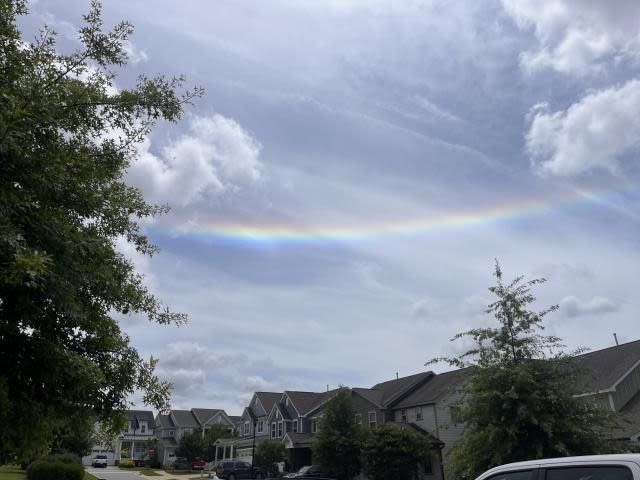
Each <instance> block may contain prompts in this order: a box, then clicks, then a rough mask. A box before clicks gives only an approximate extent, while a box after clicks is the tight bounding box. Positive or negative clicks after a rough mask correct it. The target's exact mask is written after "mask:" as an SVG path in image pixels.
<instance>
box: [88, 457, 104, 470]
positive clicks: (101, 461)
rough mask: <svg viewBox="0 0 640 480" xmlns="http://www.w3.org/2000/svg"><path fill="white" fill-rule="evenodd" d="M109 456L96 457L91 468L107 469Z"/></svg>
mask: <svg viewBox="0 0 640 480" xmlns="http://www.w3.org/2000/svg"><path fill="white" fill-rule="evenodd" d="M107 463H108V462H107V456H106V455H96V456H95V457H94V459H93V460H92V461H91V466H92V467H93V468H100V467H102V468H107Z"/></svg>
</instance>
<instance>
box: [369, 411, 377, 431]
mask: <svg viewBox="0 0 640 480" xmlns="http://www.w3.org/2000/svg"><path fill="white" fill-rule="evenodd" d="M377 425H378V418H377V416H376V412H369V428H375V427H376V426H377Z"/></svg>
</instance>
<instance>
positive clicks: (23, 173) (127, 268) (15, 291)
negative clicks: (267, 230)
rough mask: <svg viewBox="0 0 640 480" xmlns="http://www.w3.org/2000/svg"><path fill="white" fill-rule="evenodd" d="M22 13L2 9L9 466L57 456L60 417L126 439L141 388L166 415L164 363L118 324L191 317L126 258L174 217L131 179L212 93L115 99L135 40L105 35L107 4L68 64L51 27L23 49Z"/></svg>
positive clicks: (161, 83)
mask: <svg viewBox="0 0 640 480" xmlns="http://www.w3.org/2000/svg"><path fill="white" fill-rule="evenodd" d="M25 14H27V8H26V3H25V1H24V0H4V1H2V2H0V409H1V410H0V420H2V422H1V423H0V424H1V425H2V427H0V428H1V430H0V461H3V460H7V459H9V458H14V457H15V456H18V457H21V458H22V457H25V456H29V455H35V454H38V453H44V452H46V450H47V447H48V444H49V443H50V441H51V439H52V433H53V430H54V428H55V426H56V424H57V423H58V422H59V421H60V419H65V418H71V417H73V416H75V415H78V414H81V415H83V416H84V415H94V416H95V417H96V418H97V419H98V420H100V421H102V423H103V425H107V426H109V429H110V430H111V431H113V432H117V431H118V430H119V429H120V428H121V427H122V421H123V416H122V412H123V411H124V410H125V409H126V408H127V406H128V404H127V401H126V399H127V397H128V395H129V394H131V393H132V392H134V391H135V390H141V391H142V392H143V393H144V401H145V403H147V404H150V405H152V406H153V407H155V408H157V409H159V410H163V409H166V408H167V406H168V399H169V393H170V385H169V384H168V383H165V382H162V381H160V380H159V379H158V378H157V377H156V376H155V374H154V367H155V365H156V360H155V359H153V358H151V359H150V360H144V359H142V358H141V357H140V355H139V354H138V352H137V351H136V349H135V348H133V347H132V346H131V345H130V343H129V338H128V337H127V335H126V334H124V333H123V332H122V331H121V329H120V327H119V325H118V322H117V320H116V318H117V317H116V316H117V315H126V314H129V313H135V314H138V315H141V316H144V317H147V318H148V319H149V320H151V321H153V322H157V323H159V324H181V323H183V322H184V321H185V319H186V317H185V315H183V314H180V313H174V312H172V311H170V310H169V309H168V308H167V307H165V306H164V305H163V304H162V303H161V302H160V300H158V299H157V298H156V297H155V296H154V295H152V294H151V293H150V292H149V291H148V289H147V288H146V287H145V285H144V281H143V277H142V276H141V275H140V274H138V273H137V272H136V270H135V268H134V265H133V263H132V262H131V261H130V260H129V259H127V258H126V257H125V256H124V255H123V254H121V253H119V251H118V250H117V249H116V242H117V241H124V242H128V243H129V244H131V245H133V246H134V247H135V248H136V250H137V251H138V252H140V253H141V254H145V255H152V254H154V253H156V251H157V249H156V248H155V247H154V246H153V245H152V244H151V243H150V241H149V239H148V238H147V237H146V236H145V235H144V234H143V232H142V230H141V226H140V223H139V222H140V220H141V219H145V218H148V217H153V216H156V215H159V214H161V213H164V212H166V211H167V207H166V206H158V205H150V204H148V203H146V202H145V200H144V198H143V196H142V194H141V192H140V191H139V190H137V189H136V188H133V187H131V186H129V185H127V184H126V183H125V181H124V180H123V178H124V173H125V171H126V169H127V167H128V166H129V165H131V164H132V162H134V161H135V160H136V146H137V144H138V143H139V142H141V141H142V140H144V139H145V138H146V136H147V135H148V134H149V132H150V130H151V128H152V126H153V125H154V123H155V122H156V121H158V120H167V121H169V122H176V121H177V120H178V119H179V118H180V116H181V113H182V109H183V106H184V105H185V104H187V103H189V102H190V101H191V100H192V99H193V98H194V97H197V96H199V95H201V94H202V91H201V89H199V88H197V89H195V90H192V91H185V92H184V93H182V94H179V93H177V90H179V89H181V88H182V85H183V83H184V80H183V79H182V78H173V79H168V78H165V77H163V76H157V77H155V78H148V77H145V76H142V77H140V78H139V79H138V81H137V84H136V85H135V86H133V87H132V88H129V89H123V88H122V86H121V85H118V87H119V88H121V89H120V90H117V91H114V90H115V89H116V87H115V83H114V82H115V79H116V75H115V73H114V71H115V69H116V68H120V67H122V66H124V65H125V64H126V60H127V56H126V53H125V49H124V43H123V42H125V41H126V40H127V38H128V37H129V36H130V35H131V33H132V31H133V29H132V26H131V25H130V24H129V23H127V22H122V23H119V24H118V25H116V26H115V27H114V28H113V29H112V30H109V31H105V30H104V29H103V24H102V19H101V7H100V4H99V3H98V2H97V0H94V1H93V2H92V3H91V8H90V11H89V13H88V14H87V15H85V16H84V21H85V25H84V26H83V27H82V28H81V29H80V30H79V32H78V37H79V40H80V42H81V44H82V46H81V48H80V49H79V50H78V51H76V52H74V53H71V54H69V55H63V54H61V53H58V52H57V51H56V34H55V32H53V31H52V30H50V29H49V28H46V27H45V28H43V29H42V30H41V32H40V35H39V36H38V37H37V38H36V39H35V40H34V41H33V42H31V43H28V42H27V41H25V40H24V39H23V38H22V35H21V33H20V31H19V29H18V28H17V25H16V20H17V17H18V16H20V15H25Z"/></svg>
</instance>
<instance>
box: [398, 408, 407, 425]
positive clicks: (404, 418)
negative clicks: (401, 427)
mask: <svg viewBox="0 0 640 480" xmlns="http://www.w3.org/2000/svg"><path fill="white" fill-rule="evenodd" d="M400 421H401V422H402V423H407V410H406V409H404V408H403V409H402V410H400Z"/></svg>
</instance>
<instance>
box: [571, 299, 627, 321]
mask: <svg viewBox="0 0 640 480" xmlns="http://www.w3.org/2000/svg"><path fill="white" fill-rule="evenodd" d="M619 308H620V307H619V306H618V305H617V304H615V303H614V302H612V301H611V300H609V299H608V298H605V297H597V296H596V297H593V298H592V299H591V300H581V299H579V298H577V297H574V296H569V297H565V298H563V299H562V300H561V301H560V311H561V312H563V313H564V314H565V315H566V316H567V317H570V318H574V317H578V316H580V315H598V314H600V315H604V314H607V313H613V312H617V311H618V310H619Z"/></svg>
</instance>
